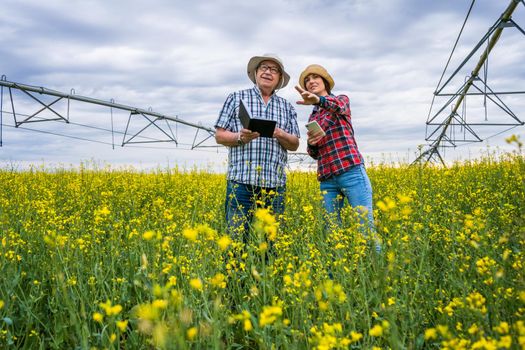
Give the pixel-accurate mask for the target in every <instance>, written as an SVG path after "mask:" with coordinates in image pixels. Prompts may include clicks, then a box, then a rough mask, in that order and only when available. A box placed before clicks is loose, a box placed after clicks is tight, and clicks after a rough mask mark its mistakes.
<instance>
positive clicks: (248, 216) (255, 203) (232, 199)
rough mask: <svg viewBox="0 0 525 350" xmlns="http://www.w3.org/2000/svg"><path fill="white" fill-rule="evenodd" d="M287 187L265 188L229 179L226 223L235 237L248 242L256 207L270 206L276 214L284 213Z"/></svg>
mask: <svg viewBox="0 0 525 350" xmlns="http://www.w3.org/2000/svg"><path fill="white" fill-rule="evenodd" d="M285 191H286V188H285V187H277V188H264V187H259V186H252V185H246V184H242V183H238V182H234V181H228V182H227V185H226V203H225V211H226V223H227V224H228V231H229V233H230V235H231V236H232V237H233V238H235V239H242V241H243V242H244V243H246V242H247V239H248V232H249V228H250V224H251V221H252V218H253V214H254V212H255V209H256V208H261V207H263V208H270V210H271V211H272V213H273V214H274V215H275V216H277V217H278V216H279V215H282V214H283V213H284V195H285Z"/></svg>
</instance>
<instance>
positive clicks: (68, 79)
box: [0, 0, 525, 168]
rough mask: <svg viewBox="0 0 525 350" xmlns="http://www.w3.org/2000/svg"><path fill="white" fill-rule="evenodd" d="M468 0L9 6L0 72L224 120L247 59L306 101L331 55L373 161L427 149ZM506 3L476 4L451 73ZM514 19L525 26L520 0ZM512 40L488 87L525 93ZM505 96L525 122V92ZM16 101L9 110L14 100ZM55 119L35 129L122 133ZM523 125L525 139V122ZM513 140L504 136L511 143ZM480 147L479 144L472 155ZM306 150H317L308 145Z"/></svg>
mask: <svg viewBox="0 0 525 350" xmlns="http://www.w3.org/2000/svg"><path fill="white" fill-rule="evenodd" d="M469 5H470V1H457V0H446V1H437V2H436V1H430V0H424V1H416V0H395V1H388V2H384V1H379V0H373V1H370V0H369V1H365V0H359V1H331V2H326V1H320V0H306V1H302V2H296V1H278V0H270V1H267V2H265V3H264V4H263V3H259V2H247V1H240V0H238V1H226V0H219V1H198V2H196V1H193V2H188V1H163V0H155V1H151V2H147V3H146V2H139V1H111V2H104V1H100V0H93V1H89V2H81V1H72V2H71V1H69V2H66V1H62V0H52V1H45V2H41V1H36V0H26V1H22V2H18V1H14V0H8V1H5V4H3V10H2V13H0V55H1V57H2V70H1V71H0V74H5V75H6V76H7V79H8V80H11V81H16V82H21V83H27V84H31V85H38V86H45V87H48V88H51V89H55V90H59V91H62V92H66V93H69V92H70V91H71V89H74V91H75V93H76V94H77V95H83V96H89V97H93V98H97V99H101V100H105V101H108V100H110V99H114V100H115V102H117V103H122V104H126V105H130V106H135V107H139V108H143V109H148V108H152V109H153V110H154V111H156V112H159V113H163V114H165V115H169V116H175V115H176V116H178V117H180V118H182V119H184V120H187V121H190V122H194V123H200V124H202V125H205V126H212V125H213V123H214V122H215V118H216V117H217V114H218V112H219V110H220V108H221V107H222V103H223V101H224V99H225V98H226V96H227V95H228V94H229V93H230V92H232V91H234V90H238V89H243V88H246V87H249V86H250V85H251V83H250V81H249V80H248V78H247V76H246V63H247V61H248V59H249V58H250V57H251V56H253V55H258V54H262V53H264V52H276V53H277V54H279V55H280V56H281V58H283V60H284V62H285V65H286V69H287V71H288V72H289V74H290V75H291V77H292V78H291V81H290V85H289V86H288V87H286V88H284V89H282V90H281V91H280V95H282V96H283V97H285V98H288V99H290V100H291V101H296V100H297V94H296V92H295V91H294V90H293V85H295V84H296V83H297V77H298V76H299V74H300V72H301V70H302V69H303V68H304V67H305V66H307V65H308V64H310V63H320V64H322V65H324V66H326V67H327V69H328V70H329V71H330V72H331V74H332V75H333V77H334V79H335V81H336V88H335V91H334V92H336V93H337V92H339V93H346V94H348V95H349V96H350V98H351V102H352V110H353V118H354V123H355V127H356V133H357V136H358V139H357V141H358V143H359V145H360V148H361V150H362V151H363V153H365V156H368V157H379V158H382V157H383V158H384V157H385V156H384V154H388V153H393V154H396V153H399V154H401V155H402V156H403V157H404V156H405V155H406V154H410V155H412V153H415V152H416V150H417V146H418V145H419V144H422V143H425V141H424V137H425V121H426V119H427V115H428V111H429V108H430V103H431V101H432V93H433V91H434V89H435V87H436V85H437V82H438V80H439V77H440V76H441V74H442V72H443V69H444V67H445V63H446V61H447V59H448V56H449V55H450V51H451V49H452V45H453V44H454V41H455V39H456V37H457V34H458V32H459V29H460V27H461V24H462V23H463V20H464V18H465V15H466V11H467V10H468V6H469ZM505 6H506V3H505V2H504V3H501V2H493V1H490V0H479V1H477V2H476V4H475V6H474V8H473V10H472V13H471V16H470V18H469V21H468V22H467V26H466V27H465V31H464V34H463V36H462V39H461V41H460V42H459V45H458V48H457V50H456V52H455V55H454V56H453V59H452V61H451V64H450V66H449V69H448V72H447V73H448V74H450V73H451V70H452V69H455V67H457V65H458V64H459V63H461V61H462V60H463V59H464V57H465V55H466V54H468V53H469V52H470V50H471V49H472V48H473V46H474V45H475V44H476V43H477V41H479V39H480V38H481V36H482V35H483V34H484V33H485V32H486V30H487V29H488V28H489V27H490V26H491V25H492V24H493V23H494V21H495V20H496V19H497V17H498V16H499V15H500V14H501V13H502V12H503V10H504V7H505ZM513 18H514V20H515V21H516V22H517V23H519V24H520V25H521V26H522V28H523V27H524V26H525V25H524V24H525V20H524V18H525V6H522V4H521V3H520V4H519V6H518V8H517V9H516V12H515V15H514V16H513ZM499 45H500V46H497V47H496V48H495V50H494V56H493V57H491V59H490V61H489V65H490V68H491V71H490V73H489V74H490V75H489V83H490V84H493V85H494V86H495V87H497V89H498V90H509V89H510V90H512V89H514V90H525V88H524V85H525V70H524V68H523V65H522V64H521V62H523V60H524V58H525V50H524V46H525V39H524V38H523V35H522V34H521V33H519V32H518V31H517V30H515V29H513V28H508V29H505V31H504V34H503V35H502V37H501V39H500V43H499ZM498 54H499V55H498ZM478 57H479V53H476V54H475V55H474V57H473V59H472V60H471V61H470V62H469V63H468V64H466V65H465V69H464V71H462V72H461V73H460V74H458V79H459V82H451V84H450V88H451V89H452V90H453V88H454V87H457V86H458V85H459V84H460V83H461V82H462V79H463V78H464V76H465V75H466V74H468V73H469V72H470V71H471V70H472V68H473V66H474V65H475V63H476V61H477V58H478ZM4 92H5V90H4ZM28 101H29V100H28ZM505 101H508V103H509V106H512V107H514V108H513V110H514V112H515V113H516V114H517V115H518V116H519V117H521V119H525V116H524V114H525V106H524V102H522V101H524V99H523V98H522V95H521V96H519V95H514V96H509V97H507V99H506V100H505ZM438 102H441V101H438ZM24 103H27V101H26V102H24ZM471 104H472V103H471ZM471 104H469V106H470V105H471ZM72 106H74V109H72V114H71V120H72V121H73V122H77V123H82V124H90V123H92V124H95V125H99V126H103V127H104V128H106V127H107V126H109V125H110V120H109V115H110V111H109V109H107V108H102V107H93V106H88V105H81V104H79V103H75V104H73V105H72ZM32 108H33V109H31V108H29V109H28V110H29V111H33V112H34V111H35V110H37V109H38V108H39V107H38V105H34V106H33V107H32ZM434 108H439V106H437V105H436V106H434ZM3 109H4V111H9V109H10V105H9V104H8V101H7V95H5V96H4V105H3ZM473 110H474V111H477V110H476V109H473ZM297 111H298V117H299V124H300V126H302V125H303V124H304V123H305V121H306V119H307V118H308V114H309V112H310V108H307V107H301V106H297ZM114 113H115V114H114V122H115V125H114V126H115V128H120V129H119V131H122V129H123V128H125V124H126V122H127V118H128V117H129V115H128V114H127V112H117V111H114ZM3 122H4V123H11V124H12V116H11V115H10V114H8V113H4V115H3ZM44 124H45V123H38V125H36V124H35V126H33V125H32V126H31V127H33V128H36V127H38V128H39V129H42V130H48V131H60V133H64V134H68V135H70V136H75V137H86V138H90V139H91V138H92V139H97V140H102V141H103V142H107V141H108V140H111V134H107V133H104V132H101V131H96V130H94V129H82V128H79V127H74V126H73V125H63V124H60V125H55V124H49V125H44ZM302 131H304V130H302ZM513 132H517V133H521V134H522V135H523V134H524V133H523V128H520V129H515V130H514V131H513ZM21 135H23V136H21ZM487 135H488V136H490V133H488V134H487ZM178 136H179V137H178V138H179V139H180V140H181V143H184V144H191V143H192V142H193V138H194V130H191V129H185V128H182V127H181V128H180V129H179V135H178ZM504 137H505V134H503V135H501V136H499V137H495V138H493V139H491V142H492V144H495V145H501V146H502V147H503V146H505V143H504V141H503V138H504ZM59 140H60V141H59ZM3 141H4V147H2V148H0V155H1V156H0V160H2V161H6V160H10V161H11V160H19V161H20V162H31V161H32V160H34V161H35V162H39V161H40V160H42V159H44V160H45V161H48V162H54V163H77V162H78V161H79V160H81V159H96V160H100V161H102V162H104V161H107V162H110V163H112V164H126V163H129V164H138V163H140V164H142V165H144V164H149V165H150V164H153V166H154V164H155V162H158V164H160V165H161V166H162V165H165V164H166V163H168V162H169V163H170V164H172V165H173V164H175V163H178V162H181V163H184V164H203V165H205V166H207V165H208V164H209V163H210V162H213V161H215V160H218V163H219V164H222V165H223V163H224V161H225V157H226V150H225V149H224V148H222V149H220V150H219V151H218V150H216V149H213V150H212V149H201V150H195V151H184V150H183V149H182V148H183V147H181V146H180V147H179V148H175V147H172V148H168V149H166V145H165V144H159V145H158V146H157V147H156V148H155V147H153V146H152V145H149V146H148V147H149V148H146V147H142V148H138V147H134V148H131V147H124V148H122V147H120V148H119V149H118V150H117V149H116V150H113V149H112V147H111V146H110V145H109V146H108V145H107V144H96V143H90V142H82V141H79V140H76V141H75V140H74V139H67V138H59V137H58V136H50V135H45V134H41V133H35V132H33V133H31V132H28V131H22V130H18V129H13V128H9V127H5V128H4V134H3ZM110 143H111V141H110ZM479 146H480V145H477V144H476V145H472V147H473V148H472V149H478V148H479ZM481 147H484V145H481ZM300 150H303V151H304V145H302V146H301V148H300ZM217 152H218V153H217ZM452 153H453V152H449V153H448V154H450V156H451V157H456V156H457V157H460V156H462V157H466V156H465V155H467V156H468V155H469V154H472V153H473V151H471V150H467V147H463V148H462V149H459V150H457V152H455V153H457V155H456V154H452ZM393 157H394V158H396V157H397V156H393ZM222 165H219V166H218V167H219V168H220V167H221V166H222Z"/></svg>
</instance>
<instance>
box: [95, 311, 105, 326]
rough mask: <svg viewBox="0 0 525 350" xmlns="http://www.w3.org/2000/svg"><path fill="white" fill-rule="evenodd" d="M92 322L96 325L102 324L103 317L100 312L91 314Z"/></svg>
mask: <svg viewBox="0 0 525 350" xmlns="http://www.w3.org/2000/svg"><path fill="white" fill-rule="evenodd" d="M93 320H94V321H95V322H98V323H102V321H103V320H104V315H102V314H101V313H100V312H95V313H93Z"/></svg>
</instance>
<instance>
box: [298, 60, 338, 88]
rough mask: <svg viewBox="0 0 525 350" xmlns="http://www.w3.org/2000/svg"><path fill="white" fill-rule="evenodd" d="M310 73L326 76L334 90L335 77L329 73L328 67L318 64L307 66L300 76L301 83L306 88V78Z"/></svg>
mask: <svg viewBox="0 0 525 350" xmlns="http://www.w3.org/2000/svg"><path fill="white" fill-rule="evenodd" d="M310 74H317V75H319V76H320V77H323V78H325V79H326V81H327V82H328V85H329V87H330V90H333V88H334V86H335V82H334V79H333V78H332V76H331V75H330V73H328V71H327V70H326V69H324V68H322V67H321V66H317V65H310V66H308V67H306V69H305V70H304V71H303V72H302V73H301V75H300V76H299V85H301V87H302V88H303V89H305V90H306V86H305V84H304V79H305V78H306V77H307V76H309V75H310Z"/></svg>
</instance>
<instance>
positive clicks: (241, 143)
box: [237, 133, 244, 146]
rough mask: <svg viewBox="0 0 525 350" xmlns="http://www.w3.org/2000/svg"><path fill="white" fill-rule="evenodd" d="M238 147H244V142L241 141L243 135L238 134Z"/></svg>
mask: <svg viewBox="0 0 525 350" xmlns="http://www.w3.org/2000/svg"><path fill="white" fill-rule="evenodd" d="M237 145H238V146H242V145H244V142H243V141H242V139H241V133H238V134H237Z"/></svg>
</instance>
